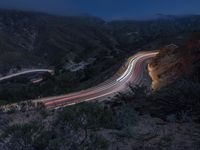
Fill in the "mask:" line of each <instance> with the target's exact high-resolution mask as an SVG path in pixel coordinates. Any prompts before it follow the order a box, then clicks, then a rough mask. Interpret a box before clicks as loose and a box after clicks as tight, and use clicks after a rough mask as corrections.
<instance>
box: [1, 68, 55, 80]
mask: <svg viewBox="0 0 200 150" xmlns="http://www.w3.org/2000/svg"><path fill="white" fill-rule="evenodd" d="M39 72H49V73H53V70H50V69H30V70H26V71H22V72H18V73H15V74H11V75H7V76H4V77H1V78H0V82H1V81H3V80H7V79H11V78H14V77H17V76H21V75H25V74H29V73H39Z"/></svg>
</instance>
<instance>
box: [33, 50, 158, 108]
mask: <svg viewBox="0 0 200 150" xmlns="http://www.w3.org/2000/svg"><path fill="white" fill-rule="evenodd" d="M157 53H158V52H155V51H154V52H140V53H138V54H136V55H134V56H133V57H131V58H129V60H128V61H127V62H126V64H125V66H124V67H123V68H122V69H120V71H119V72H118V73H117V74H116V75H115V76H113V77H112V78H111V79H109V80H107V81H105V82H103V83H102V84H100V85H98V86H95V87H92V88H89V89H86V90H82V91H79V92H74V93H71V94H67V95H62V96H54V97H48V98H42V99H39V100H36V101H35V102H36V103H40V104H41V103H42V104H43V105H44V106H45V107H46V108H60V107H65V106H69V105H74V104H77V103H80V102H84V101H91V100H95V99H98V98H104V97H109V96H112V95H114V94H116V93H117V92H120V91H123V90H125V89H126V87H127V83H129V82H132V83H134V84H140V83H141V80H142V79H143V69H144V62H146V60H148V59H149V58H152V57H154V56H155V55H156V54H157ZM33 102H34V101H33Z"/></svg>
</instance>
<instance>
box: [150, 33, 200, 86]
mask: <svg viewBox="0 0 200 150" xmlns="http://www.w3.org/2000/svg"><path fill="white" fill-rule="evenodd" d="M199 39H200V34H199V33H195V34H194V35H192V37H190V39H189V40H188V41H187V42H186V43H184V44H182V45H181V46H179V47H178V46H176V45H169V46H166V47H164V48H162V49H160V51H159V54H158V55H157V56H156V57H155V58H154V59H153V60H152V61H151V63H150V64H149V72H150V76H151V77H152V80H153V82H152V88H153V89H155V90H156V89H160V88H161V87H165V86H167V85H169V84H171V83H173V82H175V81H176V80H177V79H179V78H181V77H183V76H184V77H188V78H190V79H191V80H194V81H195V82H199V81H200V80H199V79H200V75H199V74H200V72H199V68H200V64H199V62H200V42H199Z"/></svg>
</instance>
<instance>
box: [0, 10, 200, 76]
mask: <svg viewBox="0 0 200 150" xmlns="http://www.w3.org/2000/svg"><path fill="white" fill-rule="evenodd" d="M196 30H200V16H186V17H180V18H176V17H174V19H173V20H165V19H164V20H162V19H161V20H160V19H158V20H149V21H111V22H106V21H104V20H102V19H100V18H97V17H91V16H88V15H87V16H73V17H70V16H68V17H64V16H53V15H48V14H45V13H37V12H26V11H18V10H0V73H1V74H2V73H3V74H4V73H6V72H8V71H10V69H16V68H28V67H37V68H38V67H39V68H40V67H49V66H51V67H56V66H63V67H64V66H67V65H68V64H69V63H70V62H77V63H79V62H81V61H83V60H84V61H86V62H87V60H88V59H91V58H92V59H93V58H94V59H96V60H98V59H101V58H102V57H107V58H108V57H118V56H120V55H121V54H122V53H123V55H124V54H127V52H130V51H131V50H132V49H139V48H142V47H143V46H144V45H148V44H149V43H153V42H154V41H158V40H160V39H161V40H162V39H163V38H165V39H166V38H168V37H171V36H173V37H176V36H178V35H182V34H185V33H190V32H193V31H196Z"/></svg>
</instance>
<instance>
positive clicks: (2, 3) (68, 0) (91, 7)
mask: <svg viewBox="0 0 200 150" xmlns="http://www.w3.org/2000/svg"><path fill="white" fill-rule="evenodd" d="M0 8H6V9H7V8H9V9H22V10H34V11H41V12H47V13H51V14H61V15H78V14H90V15H93V16H98V17H102V18H104V19H106V20H113V19H146V18H150V17H153V16H155V14H169V15H187V14H200V0H0Z"/></svg>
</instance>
